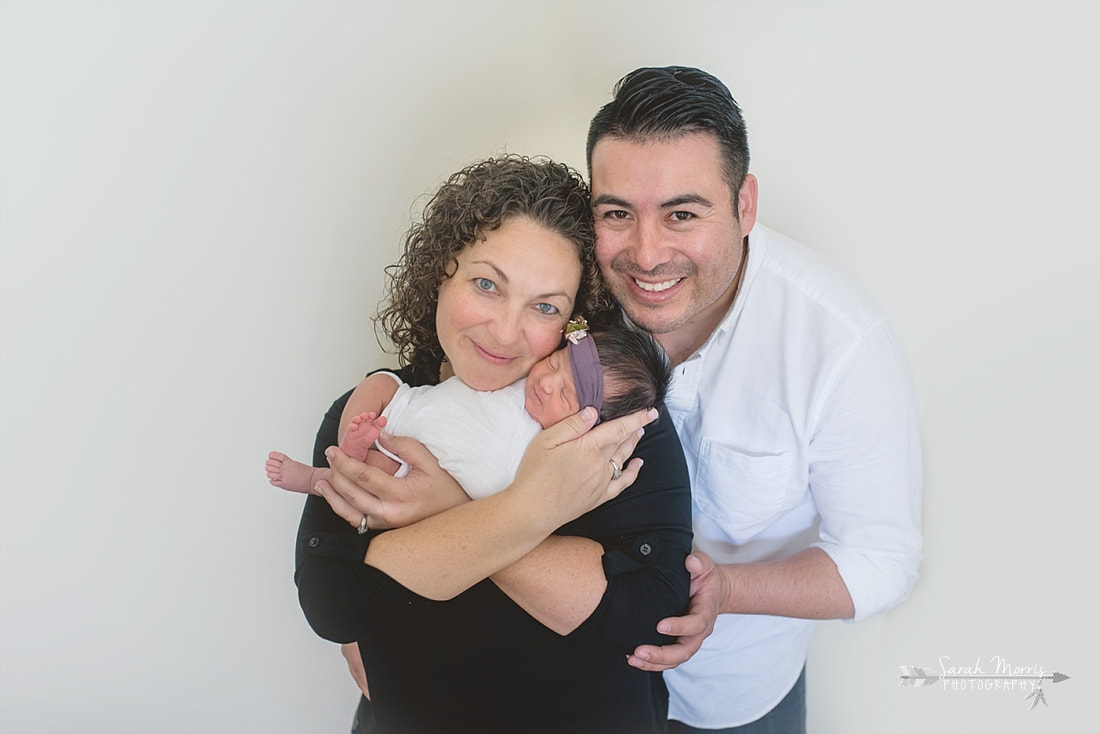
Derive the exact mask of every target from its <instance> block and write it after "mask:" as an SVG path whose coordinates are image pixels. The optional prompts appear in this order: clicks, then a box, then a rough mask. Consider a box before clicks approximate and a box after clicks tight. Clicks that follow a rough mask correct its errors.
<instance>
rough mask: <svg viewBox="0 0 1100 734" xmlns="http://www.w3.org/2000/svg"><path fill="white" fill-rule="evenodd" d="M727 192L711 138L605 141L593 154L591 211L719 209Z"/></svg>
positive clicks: (702, 136) (717, 151) (601, 142)
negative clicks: (706, 205) (686, 206)
mask: <svg viewBox="0 0 1100 734" xmlns="http://www.w3.org/2000/svg"><path fill="white" fill-rule="evenodd" d="M725 189H727V186H726V184H725V181H724V179H723V178H722V167H721V157H720V153H719V150H718V147H717V144H716V142H715V140H714V138H713V136H710V135H704V134H694V135H690V136H680V137H678V138H674V139H666V140H653V141H648V140H647V141H634V140H624V139H621V138H604V139H602V140H600V142H599V143H597V144H596V147H595V148H594V149H593V151H592V205H593V206H604V205H616V206H642V205H645V206H660V207H664V206H675V205H678V204H689V203H715V202H716V200H717V199H719V198H721V197H722V193H721V192H722V191H723V190H725Z"/></svg>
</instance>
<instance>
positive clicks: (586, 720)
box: [295, 370, 692, 734]
mask: <svg viewBox="0 0 1100 734" xmlns="http://www.w3.org/2000/svg"><path fill="white" fill-rule="evenodd" d="M401 377H402V379H404V380H406V381H407V382H410V384H423V383H424V382H425V381H423V380H420V381H417V380H416V379H415V376H414V375H412V374H411V373H409V372H408V371H407V370H406V371H403V374H401ZM349 395H350V392H349V393H346V394H345V395H343V396H341V397H340V398H338V399H337V400H336V402H335V403H333V405H332V407H331V408H330V409H329V411H328V413H327V414H326V415H325V417H324V420H323V421H322V423H321V428H320V430H319V431H318V433H317V441H316V445H315V447H314V465H315V466H324V465H325V457H324V450H325V449H326V448H327V447H328V446H332V445H335V444H336V441H337V429H338V426H339V421H340V415H341V413H342V411H343V408H344V404H345V403H346V402H347V399H348V396H349ZM658 409H659V411H660V417H659V419H658V420H657V421H656V422H654V423H651V424H650V425H648V426H646V432H645V436H644V437H643V438H642V440H641V442H640V443H639V444H638V448H637V450H636V451H635V455H636V456H641V457H642V458H643V459H644V461H645V464H644V466H643V468H642V470H641V473H640V475H639V477H638V479H637V481H636V482H635V483H634V485H633V486H632V487H630V488H629V489H627V490H626V491H624V492H623V493H622V494H621V495H620V496H619V497H617V498H616V499H614V500H612V501H610V502H607V503H605V504H603V505H602V506H600V507H598V508H596V509H595V510H593V511H591V512H589V513H587V514H585V515H583V516H582V517H580V518H578V519H577V520H574V521H573V522H571V523H569V524H567V525H565V526H563V527H562V528H560V529H559V530H558V531H556V532H557V534H559V535H572V536H581V537H585V538H590V539H592V540H595V541H597V542H599V543H600V544H601V545H602V546H603V548H604V556H603V568H604V573H605V574H606V576H607V580H608V585H607V590H606V592H605V593H604V596H603V598H602V599H601V601H600V603H599V605H598V607H597V608H596V610H595V611H594V612H593V613H592V615H591V616H590V617H589V618H588V619H587V620H586V621H585V622H583V623H582V624H581V625H580V626H579V627H578V628H577V629H576V630H574V631H573V632H572V633H570V634H568V635H565V636H561V635H558V634H557V633H555V632H553V631H551V630H550V629H548V628H546V627H544V626H543V625H542V624H540V623H539V622H537V621H536V620H535V619H534V618H533V617H531V616H530V615H528V614H527V613H526V612H525V611H524V610H523V609H522V608H521V607H519V606H518V605H517V604H516V603H515V602H513V601H512V600H511V599H510V598H508V596H507V595H505V594H504V593H503V592H502V591H500V589H498V588H497V586H496V585H495V584H494V583H493V582H492V581H490V580H485V581H482V582H481V583H479V584H476V585H475V586H473V587H471V588H470V589H468V590H467V591H465V592H463V593H462V594H459V595H458V596H456V597H455V598H453V599H450V600H448V601H432V600H429V599H426V598H424V597H422V596H419V595H417V594H415V593H413V592H411V591H409V590H408V589H406V588H405V587H403V586H402V585H401V584H399V583H397V582H396V581H394V580H393V579H392V578H390V577H389V576H387V575H386V574H385V573H383V572H382V571H380V570H378V569H376V568H373V567H371V566H367V565H366V564H364V563H363V557H364V555H365V554H366V549H367V546H368V544H369V543H370V540H371V538H373V537H374V536H375V535H377V534H378V532H384V531H371V532H368V533H367V534H365V535H362V536H360V535H358V534H357V533H356V530H355V528H352V527H351V526H350V525H349V524H348V523H347V522H346V521H345V520H343V519H342V518H340V517H339V516H338V515H336V514H335V513H334V512H333V511H332V510H331V508H329V506H328V504H327V503H326V502H325V501H324V499H322V498H320V497H316V496H310V497H309V498H307V500H306V504H305V509H304V511H303V513H302V520H301V524H300V527H299V532H298V542H297V546H296V554H295V555H296V562H297V569H296V572H295V581H296V582H297V584H298V596H299V600H300V602H301V605H302V609H303V611H304V612H305V614H306V618H307V619H308V621H309V623H310V625H311V626H312V627H313V629H314V630H315V631H316V632H317V634H319V635H320V636H321V637H324V638H326V639H329V640H332V641H334V642H341V643H343V642H351V641H357V642H358V643H359V648H360V651H361V653H362V656H363V662H364V665H365V667H366V672H367V679H368V681H369V683H370V689H371V700H372V704H373V708H374V713H375V718H376V722H377V725H378V731H380V732H383V733H385V734H398V733H399V734H405V733H406V732H407V733H410V734H411V733H413V732H415V733H416V734H424V733H430V732H440V733H442V732H448V733H452V732H478V734H491V733H493V732H501V733H507V734H514V733H517V732H530V733H533V734H534V733H539V732H545V733H547V734H549V733H550V732H554V733H557V732H570V733H571V734H572V733H575V732H592V733H593V734H596V733H599V734H614V733H615V732H622V733H623V734H628V733H629V734H644V733H645V732H664V731H666V718H667V711H668V693H667V690H666V689H665V686H664V682H663V680H662V678H661V676H660V674H657V673H646V672H643V671H640V670H637V669H636V668H633V667H631V666H629V665H628V664H627V663H626V655H627V654H628V653H630V652H632V651H633V650H634V648H635V647H636V646H637V645H639V644H644V643H653V644H666V643H667V642H669V641H670V640H669V638H666V637H664V636H662V635H658V634H657V633H656V626H657V622H658V620H660V619H663V618H664V617H668V616H675V615H679V614H681V613H683V611H684V609H685V608H686V607H687V602H688V594H689V585H690V579H689V575H688V573H687V571H686V570H685V568H684V558H685V557H686V556H687V554H688V553H689V552H690V551H691V539H692V533H691V505H690V502H691V500H690V490H689V483H688V472H687V466H686V464H685V462H684V458H683V451H682V449H681V447H680V441H679V438H678V437H677V435H676V432H675V429H674V428H673V426H672V421H671V420H670V419H669V417H668V415H667V413H666V412H665V410H664V406H658Z"/></svg>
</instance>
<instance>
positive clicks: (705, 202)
mask: <svg viewBox="0 0 1100 734" xmlns="http://www.w3.org/2000/svg"><path fill="white" fill-rule="evenodd" d="M684 204H698V205H699V206H714V202H712V201H711V200H710V199H708V198H706V197H705V196H700V195H699V194H684V195H683V196H677V197H675V198H672V199H669V200H668V201H666V202H664V203H663V204H661V208H662V209H670V208H672V207H677V206H683V205H684Z"/></svg>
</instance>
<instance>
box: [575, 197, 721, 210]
mask: <svg viewBox="0 0 1100 734" xmlns="http://www.w3.org/2000/svg"><path fill="white" fill-rule="evenodd" d="M684 204H698V205H699V206H707V207H713V206H714V202H713V201H711V200H710V199H708V198H706V197H705V196H701V195H700V194H682V195H681V196H675V197H673V198H671V199H669V200H668V201H665V202H662V203H661V205H660V208H661V209H671V208H674V207H677V206H683V205H684ZM592 206H594V207H596V206H618V207H622V208H623V209H630V208H632V205H631V203H630V202H629V201H627V200H626V199H620V198H619V197H617V196H613V195H611V194H600V195H599V196H597V197H596V198H595V199H593V200H592Z"/></svg>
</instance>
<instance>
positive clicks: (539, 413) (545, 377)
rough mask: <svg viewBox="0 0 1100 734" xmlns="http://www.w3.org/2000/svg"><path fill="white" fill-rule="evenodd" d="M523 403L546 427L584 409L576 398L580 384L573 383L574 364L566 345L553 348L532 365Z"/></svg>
mask: <svg viewBox="0 0 1100 734" xmlns="http://www.w3.org/2000/svg"><path fill="white" fill-rule="evenodd" d="M523 407H525V408H526V409H527V412H528V413H530V414H531V417H532V418H534V419H535V420H536V421H538V423H539V425H540V426H542V427H543V428H549V427H550V426H552V425H554V424H555V423H557V422H558V421H560V420H561V419H562V418H565V417H567V416H570V415H573V414H574V413H576V412H577V411H578V410H580V409H581V406H580V405H579V404H578V402H577V388H576V387H575V386H574V385H573V367H572V366H571V365H570V364H569V352H568V350H567V349H566V348H565V347H563V348H561V349H559V350H558V351H556V352H552V353H551V354H550V356H549V357H547V358H545V359H543V360H541V361H539V362H536V363H535V366H534V367H532V368H531V372H530V374H528V375H527V387H526V388H525V392H524V402H523Z"/></svg>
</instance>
